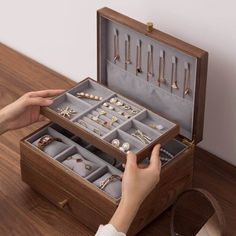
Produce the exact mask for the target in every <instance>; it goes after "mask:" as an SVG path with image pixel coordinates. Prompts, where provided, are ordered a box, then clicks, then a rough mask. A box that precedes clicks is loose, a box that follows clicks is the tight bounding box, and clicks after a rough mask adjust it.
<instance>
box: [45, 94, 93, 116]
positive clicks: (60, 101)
mask: <svg viewBox="0 0 236 236" xmlns="http://www.w3.org/2000/svg"><path fill="white" fill-rule="evenodd" d="M67 106H68V107H69V108H71V109H73V110H74V111H75V112H76V113H75V114H72V115H71V118H68V119H70V120H72V119H73V118H74V117H75V116H77V115H78V114H80V113H81V112H84V111H86V110H88V109H89V108H90V107H91V105H90V104H87V103H85V102H83V101H80V100H79V99H77V98H75V97H74V96H72V95H71V94H69V93H64V94H62V95H60V96H59V97H57V98H55V99H54V102H53V104H52V105H51V106H50V108H51V109H52V110H53V111H54V112H56V113H58V109H60V108H65V107H67ZM58 115H60V114H59V113H58Z"/></svg>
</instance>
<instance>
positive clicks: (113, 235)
mask: <svg viewBox="0 0 236 236" xmlns="http://www.w3.org/2000/svg"><path fill="white" fill-rule="evenodd" d="M95 236H126V235H125V234H124V233H121V232H117V230H116V229H115V227H114V226H113V225H111V224H107V225H100V226H99V228H98V231H97V233H96V234H95Z"/></svg>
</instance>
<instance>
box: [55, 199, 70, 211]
mask: <svg viewBox="0 0 236 236" xmlns="http://www.w3.org/2000/svg"><path fill="white" fill-rule="evenodd" d="M68 202H69V199H65V200H63V201H60V202H58V205H59V207H60V208H62V209H63V208H64V207H65V206H66V205H67V204H68Z"/></svg>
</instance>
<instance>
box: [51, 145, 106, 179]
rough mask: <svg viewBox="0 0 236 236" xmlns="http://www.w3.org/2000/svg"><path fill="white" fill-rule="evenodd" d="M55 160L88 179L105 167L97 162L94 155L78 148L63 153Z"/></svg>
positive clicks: (74, 147)
mask: <svg viewBox="0 0 236 236" xmlns="http://www.w3.org/2000/svg"><path fill="white" fill-rule="evenodd" d="M55 159H56V160H57V161H59V162H60V163H61V164H62V165H63V166H65V167H66V168H68V169H70V170H72V171H73V172H74V173H76V174H78V175H80V176H81V177H83V178H87V177H88V176H89V175H91V174H93V173H94V172H97V171H98V170H99V169H101V168H102V167H104V166H102V165H101V163H100V164H99V163H97V162H96V158H93V155H92V154H90V153H89V152H83V151H81V149H79V148H78V147H76V146H73V147H72V148H70V149H69V150H67V151H66V152H64V153H61V154H60V155H58V156H57V157H56V158H55Z"/></svg>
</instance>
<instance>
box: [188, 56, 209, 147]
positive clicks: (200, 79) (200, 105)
mask: <svg viewBox="0 0 236 236" xmlns="http://www.w3.org/2000/svg"><path fill="white" fill-rule="evenodd" d="M197 63H198V65H197V74H196V85H195V97H194V101H195V103H194V116H193V118H194V120H193V137H192V140H194V141H195V142H194V143H195V144H197V143H199V142H200V141H202V137H203V128H204V114H205V101H206V84H207V66H208V53H207V52H206V53H205V54H204V55H203V56H202V58H200V59H199V60H198V62H197Z"/></svg>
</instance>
